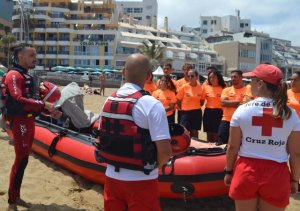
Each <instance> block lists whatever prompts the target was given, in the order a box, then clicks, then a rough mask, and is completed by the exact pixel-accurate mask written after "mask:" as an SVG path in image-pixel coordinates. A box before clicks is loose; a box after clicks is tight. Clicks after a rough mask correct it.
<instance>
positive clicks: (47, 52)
mask: <svg viewBox="0 0 300 211" xmlns="http://www.w3.org/2000/svg"><path fill="white" fill-rule="evenodd" d="M46 54H57V51H53V50H52V51H46Z"/></svg>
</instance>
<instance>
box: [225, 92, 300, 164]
mask: <svg viewBox="0 0 300 211" xmlns="http://www.w3.org/2000/svg"><path fill="white" fill-rule="evenodd" d="M291 110H292V115H291V117H290V118H289V119H288V120H282V119H275V118H274V117H273V116H272V115H270V114H272V113H273V100H272V99H269V98H262V97H260V98H257V99H255V100H252V101H250V102H248V103H246V104H244V105H241V106H239V107H238V109H237V110H236V111H235V113H234V114H233V117H232V119H231V122H230V126H233V127H240V128H241V130H242V144H241V147H240V151H239V155H240V156H243V157H250V158H260V159H266V160H273V161H276V162H279V163H283V162H287V161H288V153H287V148H286V147H287V146H286V145H287V139H288V137H289V135H290V133H291V132H292V131H300V121H299V119H298V116H297V114H296V112H295V110H293V109H291Z"/></svg>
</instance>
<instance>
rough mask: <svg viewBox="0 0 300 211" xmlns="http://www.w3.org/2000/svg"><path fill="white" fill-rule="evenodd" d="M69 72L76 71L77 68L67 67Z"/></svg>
mask: <svg viewBox="0 0 300 211" xmlns="http://www.w3.org/2000/svg"><path fill="white" fill-rule="evenodd" d="M67 70H70V71H74V70H76V68H75V67H72V66H69V67H67Z"/></svg>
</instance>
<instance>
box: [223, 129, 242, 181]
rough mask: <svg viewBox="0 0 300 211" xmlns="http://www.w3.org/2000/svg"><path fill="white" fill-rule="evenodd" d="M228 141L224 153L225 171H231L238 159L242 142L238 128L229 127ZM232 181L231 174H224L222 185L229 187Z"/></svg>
mask: <svg viewBox="0 0 300 211" xmlns="http://www.w3.org/2000/svg"><path fill="white" fill-rule="evenodd" d="M229 134H230V135H229V141H228V145H227V152H226V166H225V168H226V170H227V171H232V170H233V168H234V164H235V162H236V159H237V157H238V152H239V149H240V146H241V141H242V131H241V128H240V127H232V126H231V127H230V130H229ZM231 180H232V174H225V178H224V183H225V185H230V183H231Z"/></svg>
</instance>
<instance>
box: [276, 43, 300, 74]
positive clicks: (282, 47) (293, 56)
mask: <svg viewBox="0 0 300 211" xmlns="http://www.w3.org/2000/svg"><path fill="white" fill-rule="evenodd" d="M271 39H272V44H273V64H275V65H277V66H278V67H280V68H281V69H282V70H284V73H285V77H286V78H289V77H290V76H291V75H292V74H293V73H294V72H296V71H300V47H296V46H292V42H291V41H289V40H284V39H279V38H271Z"/></svg>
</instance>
